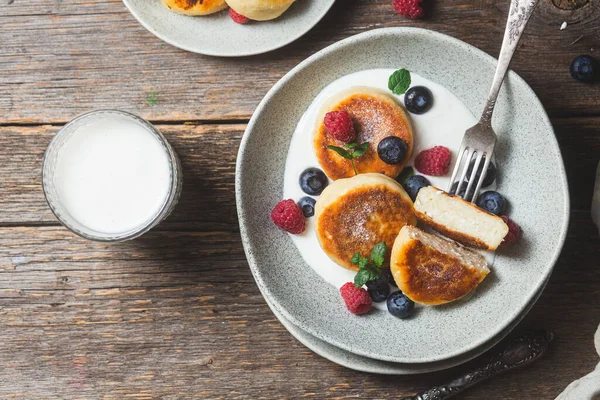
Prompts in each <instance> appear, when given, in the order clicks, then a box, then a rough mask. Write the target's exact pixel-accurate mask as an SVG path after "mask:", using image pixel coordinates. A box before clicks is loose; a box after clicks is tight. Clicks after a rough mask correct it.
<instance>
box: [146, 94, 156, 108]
mask: <svg viewBox="0 0 600 400" xmlns="http://www.w3.org/2000/svg"><path fill="white" fill-rule="evenodd" d="M146 101H147V102H148V104H150V105H151V106H155V105H157V104H158V93H156V92H150V93H148V95H147V96H146Z"/></svg>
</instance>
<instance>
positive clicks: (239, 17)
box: [229, 7, 250, 24]
mask: <svg viewBox="0 0 600 400" xmlns="http://www.w3.org/2000/svg"><path fill="white" fill-rule="evenodd" d="M229 16H230V17H231V19H232V20H233V22H236V23H238V24H245V23H247V22H248V21H250V18H248V17H244V16H243V15H242V14H238V13H237V12H236V11H235V10H234V9H233V8H231V7H230V8H229Z"/></svg>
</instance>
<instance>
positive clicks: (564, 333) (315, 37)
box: [0, 0, 600, 400]
mask: <svg viewBox="0 0 600 400" xmlns="http://www.w3.org/2000/svg"><path fill="white" fill-rule="evenodd" d="M428 8H429V15H428V17H427V18H426V19H425V20H418V21H412V20H407V19H404V18H401V17H399V16H397V15H396V14H395V13H394V12H393V10H392V7H391V0H339V1H337V2H336V5H335V6H334V8H333V9H332V11H331V12H330V13H329V14H328V15H327V16H326V17H325V19H324V20H323V21H322V22H321V23H319V24H318V25H317V27H316V28H315V29H313V30H312V31H311V32H309V33H308V34H307V35H305V36H304V37H303V38H302V39H300V40H298V41H297V42H295V43H293V44H291V45H289V46H286V47H285V48H284V49H281V50H278V51H275V52H271V53H269V54H266V55H261V56H256V57H250V58H244V59H219V58H211V57H204V56H199V55H196V54H191V53H187V52H184V51H181V50H178V49H176V48H174V47H171V46H169V45H166V44H164V43H162V42H161V41H160V40H158V39H157V38H155V37H153V36H152V35H151V34H150V33H148V32H147V31H146V30H145V29H144V28H142V27H141V26H140V25H139V24H138V23H137V21H135V19H134V18H133V17H132V16H131V15H130V14H129V13H128V12H127V10H126V9H125V7H124V5H123V4H122V3H121V2H120V1H119V0H108V1H104V0H40V1H37V2H31V1H29V2H26V1H24V0H0V399H28V400H29V399H61V400H63V399H119V400H121V399H128V398H134V399H158V398H161V399H183V398H186V399H187V398H197V399H253V400H254V399H269V400H270V399H354V398H362V399H392V398H397V397H401V396H403V395H408V394H412V393H415V392H417V391H420V390H422V389H425V388H427V387H429V386H431V385H433V384H437V383H440V382H443V381H445V380H447V379H448V378H450V377H453V376H454V375H455V374H457V373H460V372H461V371H464V370H465V369H466V368H469V367H470V364H468V365H465V366H460V367H456V368H453V369H451V370H449V371H444V372H438V373H433V374H426V375H419V376H411V377H382V376H376V375H371V374H364V373H358V372H354V371H351V370H348V369H345V368H343V367H340V366H337V365H335V364H333V363H330V362H329V361H327V360H324V359H322V358H320V357H319V356H317V355H315V354H313V353H312V352H311V351H309V350H308V349H306V348H304V346H302V345H301V344H299V343H298V342H297V341H295V340H294V339H293V338H292V337H291V336H290V335H289V334H288V333H287V332H286V330H285V329H284V328H283V327H282V326H281V325H280V324H279V322H278V321H277V320H276V319H275V317H274V316H273V315H272V314H271V312H270V311H269V309H268V307H267V306H266V304H265V302H264V300H263V299H262V297H261V295H260V293H259V291H258V289H257V287H256V285H255V283H254V280H253V278H252V275H251V273H250V271H249V269H248V266H247V263H246V260H245V256H244V253H243V249H242V246H241V243H240V238H239V232H238V223H237V216H236V211H235V195H234V175H235V159H236V154H237V149H238V146H239V142H240V139H241V136H242V133H243V130H244V129H245V124H246V122H247V119H248V118H249V116H250V115H251V113H252V111H253V110H254V108H255V107H256V105H257V104H258V102H259V101H260V99H261V98H262V97H263V96H264V94H265V93H266V92H267V90H268V89H269V88H270V87H271V86H272V85H273V84H274V83H275V82H276V81H277V80H278V79H279V78H280V77H281V76H283V74H285V73H286V72H287V71H288V70H289V69H291V68H292V67H294V66H295V65H297V63H298V62H300V61H301V60H303V59H304V58H306V57H307V56H309V55H311V54H313V53H315V52H316V51H318V50H320V49H322V48H324V47H325V46H327V45H329V44H331V43H333V42H335V41H337V40H340V39H343V38H345V37H348V36H351V35H353V34H357V33H360V32H364V31H367V30H370V29H374V28H379V27H386V26H416V27H423V28H428V29H434V30H437V31H440V32H443V33H447V34H449V35H451V36H454V37H457V38H460V39H463V40H465V41H466V42H468V43H470V44H473V45H475V46H477V47H479V48H481V49H483V50H484V51H486V52H488V53H489V54H492V55H497V54H498V51H499V48H500V38H501V36H502V32H503V30H504V23H505V17H506V12H507V9H508V1H507V0H480V1H477V2H473V1H468V0H456V1H439V0H438V1H436V0H430V1H429V6H428ZM563 21H567V22H568V28H567V29H566V30H564V31H560V30H559V27H560V25H561V24H562V22H563ZM599 24H600V0H542V1H541V2H540V6H539V9H538V10H537V11H536V14H535V15H534V17H533V19H532V21H531V26H530V27H529V28H528V30H527V32H526V34H525V39H524V42H523V44H522V47H521V49H520V50H519V52H517V55H516V58H515V60H514V63H513V69H514V70H515V71H516V72H517V73H519V74H520V75H521V76H522V77H524V78H525V80H526V81H527V82H528V83H529V84H530V85H531V86H532V87H533V89H534V90H535V91H536V93H537V94H538V96H539V97H540V98H541V100H542V102H543V103H544V105H545V106H546V108H547V109H548V112H549V114H550V115H551V116H552V117H553V118H552V122H553V124H554V127H555V129H556V134H557V139H558V141H559V144H560V146H561V149H562V152H563V156H564V159H565V165H566V169H567V174H568V180H569V185H570V191H571V200H572V208H573V211H572V215H571V223H570V227H569V233H568V237H567V242H566V245H565V248H564V251H563V253H562V255H561V257H560V260H559V262H558V264H557V266H556V269H555V272H554V274H553V276H552V279H551V281H550V283H549V285H548V287H547V289H546V291H545V292H544V294H543V295H542V297H541V299H540V300H539V301H538V303H537V305H536V306H535V307H534V308H533V310H532V311H531V313H529V315H528V316H527V317H526V319H525V321H524V322H523V323H522V324H521V325H520V326H519V328H518V330H524V329H526V328H528V327H534V328H545V329H550V330H553V331H554V332H555V333H556V339H555V342H554V344H553V346H552V347H551V348H550V350H549V353H548V354H547V355H546V357H545V359H543V360H542V361H540V362H538V363H536V364H534V365H531V366H529V367H527V368H526V369H523V370H520V371H517V372H515V373H511V374H508V375H505V376H501V377H498V378H497V379H494V380H493V381H489V382H486V383H484V384H482V385H481V386H477V387H475V388H473V389H471V390H469V391H468V392H466V393H465V394H463V395H461V396H460V397H458V398H461V399H467V400H475V399H490V400H497V399H498V400H504V399H517V398H518V399H535V400H539V399H552V398H554V397H555V396H556V395H557V394H558V393H559V392H560V391H561V390H562V389H563V388H564V387H565V386H566V385H567V384H568V383H570V382H571V381H572V380H574V379H576V378H578V377H580V376H582V375H584V374H586V373H587V372H589V371H590V370H591V369H592V368H593V367H594V365H595V364H596V363H597V362H598V357H597V355H596V354H595V353H594V351H593V343H592V335H593V332H594V330H595V328H596V327H597V325H598V323H599V322H600V302H599V301H598V299H600V269H599V268H598V260H600V246H599V245H598V240H599V238H598V233H597V230H596V228H595V227H594V226H593V225H592V223H591V220H590V215H589V208H590V202H591V196H592V184H593V180H594V171H595V168H596V164H597V162H598V157H599V156H598V155H599V154H600V107H599V106H598V99H600V85H598V84H596V85H581V84H578V83H577V82H574V81H573V80H572V79H571V78H570V76H569V74H568V66H569V64H570V61H571V59H572V58H573V57H575V56H576V55H578V54H583V53H589V54H592V55H595V56H596V57H598V58H600V56H599V54H600V53H599V52H598V49H600V30H599V29H598V26H599ZM577 39H578V41H577V42H576V43H575V44H573V45H572V44H571V43H572V42H574V41H576V40H577ZM149 93H156V96H157V104H154V105H153V104H150V103H151V102H148V100H147V96H148V94H149ZM98 108H119V109H123V110H128V111H131V112H134V113H136V114H139V115H141V116H143V117H145V118H147V119H149V120H151V121H154V122H156V123H157V126H158V128H159V129H160V130H161V131H162V132H163V133H164V134H165V135H166V136H167V138H168V139H169V141H170V142H171V143H172V144H173V146H174V147H175V149H176V151H177V152H178V154H179V155H180V158H181V161H182V164H183V169H184V176H185V179H184V182H185V183H184V188H183V192H182V198H181V201H180V204H179V205H178V207H177V208H176V210H175V212H174V213H173V214H172V215H171V216H170V217H169V219H168V220H167V221H166V222H165V223H163V224H161V225H160V227H159V228H158V230H154V231H152V232H150V233H149V234H148V235H145V236H143V237H142V238H140V239H138V240H136V241H134V242H129V243H121V244H111V245H109V244H101V243H93V242H88V241H85V240H82V239H80V238H78V237H76V236H74V235H73V234H71V233H70V232H68V231H67V230H65V229H64V228H62V227H60V226H57V221H56V220H55V218H54V217H53V216H52V214H51V213H50V211H49V210H48V208H47V206H46V204H45V201H44V198H43V193H42V191H41V182H40V167H41V162H42V157H43V152H44V150H45V149H46V146H47V144H48V143H49V141H50V139H51V138H52V136H53V135H54V134H55V132H56V131H57V130H58V129H59V128H60V126H59V125H60V124H62V123H64V122H66V121H68V120H70V119H71V118H73V117H74V116H75V115H77V114H79V113H82V112H84V111H89V110H91V109H98ZM186 121H191V122H190V123H188V124H185V125H184V122H186ZM524 179H526V176H524ZM548 218H552V216H548ZM402 340H410V338H402Z"/></svg>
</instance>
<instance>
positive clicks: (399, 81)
mask: <svg viewBox="0 0 600 400" xmlns="http://www.w3.org/2000/svg"><path fill="white" fill-rule="evenodd" d="M410 83H411V79H410V72H409V71H408V70H407V69H404V68H402V69H399V70H397V71H394V73H393V74H392V75H390V79H389V80H388V88H389V89H390V90H391V91H392V93H394V94H398V95H400V94H404V93H406V91H407V90H408V88H409V87H410Z"/></svg>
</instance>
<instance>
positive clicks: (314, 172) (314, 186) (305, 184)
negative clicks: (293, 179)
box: [300, 168, 329, 196]
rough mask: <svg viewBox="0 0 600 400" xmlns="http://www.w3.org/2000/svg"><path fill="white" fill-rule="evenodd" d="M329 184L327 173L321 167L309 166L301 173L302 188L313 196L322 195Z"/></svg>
mask: <svg viewBox="0 0 600 400" xmlns="http://www.w3.org/2000/svg"><path fill="white" fill-rule="evenodd" d="M328 184H329V180H328V179H327V175H325V173H324V172H323V171H321V170H320V169H319V168H307V169H305V170H304V172H302V174H300V188H301V189H302V190H303V191H304V193H306V194H310V195H311V196H318V195H320V194H321V193H322V192H323V190H325V188H326V187H327V185H328Z"/></svg>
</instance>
